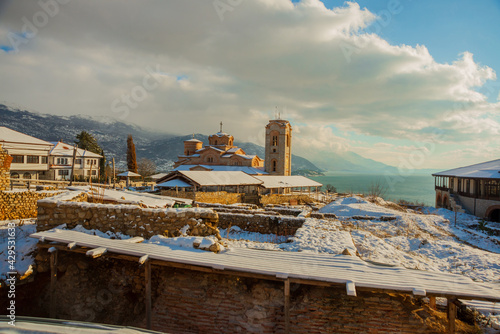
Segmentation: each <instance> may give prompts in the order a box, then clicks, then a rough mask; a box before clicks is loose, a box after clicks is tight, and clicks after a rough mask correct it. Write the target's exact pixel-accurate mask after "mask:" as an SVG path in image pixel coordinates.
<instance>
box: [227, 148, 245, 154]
mask: <svg viewBox="0 0 500 334" xmlns="http://www.w3.org/2000/svg"><path fill="white" fill-rule="evenodd" d="M239 150H241V148H239V147H231V148H230V149H229V150H227V151H226V153H236V152H238V151H239Z"/></svg>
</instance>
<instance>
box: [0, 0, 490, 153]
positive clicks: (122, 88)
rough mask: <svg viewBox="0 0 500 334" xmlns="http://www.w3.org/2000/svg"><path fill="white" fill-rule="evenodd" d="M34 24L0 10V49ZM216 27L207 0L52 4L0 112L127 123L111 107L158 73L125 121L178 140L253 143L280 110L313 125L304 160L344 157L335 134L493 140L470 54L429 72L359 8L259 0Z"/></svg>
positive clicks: (420, 54)
mask: <svg viewBox="0 0 500 334" xmlns="http://www.w3.org/2000/svg"><path fill="white" fill-rule="evenodd" d="M37 11H40V7H39V6H38V4H37V2H25V1H15V2H11V4H10V5H9V6H7V7H4V8H3V13H0V18H1V20H0V44H8V39H7V36H8V33H9V31H20V30H21V29H22V26H23V20H22V18H23V17H26V18H28V19H31V18H32V17H33V15H34V13H36V12H37ZM219 14H220V13H219ZM219 14H218V13H217V11H216V9H215V8H214V6H213V2H212V1H202V0H199V1H194V0H193V1H189V2H188V1H153V0H151V1H143V2H137V1H132V0H119V1H118V0H108V1H98V0H93V1H85V2H80V1H73V2H70V3H69V4H67V5H64V6H63V5H61V6H60V12H59V14H57V15H55V16H54V17H51V18H50V19H49V21H48V23H47V24H46V25H45V26H44V27H42V28H40V29H39V31H38V33H37V35H36V37H35V38H33V39H32V40H29V41H28V42H27V43H26V44H23V45H21V46H20V52H19V53H17V54H14V53H12V52H11V53H5V52H2V51H0V70H1V72H2V76H1V78H0V92H1V93H0V100H6V101H11V102H13V103H18V104H22V105H25V106H26V107H28V108H30V109H36V110H39V111H42V112H47V113H56V114H78V113H81V114H91V115H108V116H115V117H116V116H123V115H118V114H117V113H115V112H113V110H112V108H111V104H112V101H114V100H115V99H119V98H121V96H123V94H130V92H131V91H132V90H133V89H134V87H136V86H138V85H139V86H141V84H142V82H143V78H144V76H145V75H146V74H147V70H146V67H148V66H149V67H153V68H155V67H156V66H159V68H160V69H161V71H162V72H163V73H164V74H165V75H164V76H163V80H162V82H161V84H160V85H159V86H158V87H157V88H155V89H154V90H150V91H148V92H147V93H148V95H147V98H145V99H143V100H142V101H140V103H137V107H136V108H134V109H131V110H130V112H129V113H128V114H127V117H126V119H125V120H126V121H129V122H134V123H137V124H139V125H143V126H148V127H154V128H156V129H160V130H164V131H166V132H175V133H183V134H185V133H192V132H202V133H208V132H213V131H215V130H217V127H218V123H219V121H220V120H221V119H223V120H225V124H226V126H225V128H226V129H228V131H229V132H232V133H233V134H234V135H235V136H236V138H237V139H240V140H241V141H246V140H247V139H248V140H252V141H254V142H257V143H258V142H259V141H260V140H262V139H260V138H261V137H263V136H262V135H260V132H262V128H263V126H264V125H265V123H266V122H267V120H266V118H268V117H270V116H272V114H273V112H274V106H276V105H278V106H280V107H282V108H284V107H286V110H287V112H286V115H285V117H288V118H289V119H291V120H292V121H293V122H295V123H296V124H308V125H305V126H304V125H298V126H296V134H297V141H296V142H295V143H296V144H297V146H296V148H297V149H298V150H299V151H305V150H306V149H310V148H316V149H321V150H323V149H324V150H327V149H328V150H346V149H350V148H351V147H352V141H350V140H347V139H343V138H340V137H339V136H336V135H334V134H333V132H331V129H330V128H329V126H330V125H333V126H335V127H337V128H338V129H340V130H341V131H349V132H353V133H358V134H363V135H368V136H380V137H384V138H393V139H401V138H406V139H411V140H426V139H427V138H428V137H429V136H437V134H439V140H440V142H442V143H447V142H455V141H457V140H459V141H466V140H469V141H478V140H481V139H484V137H485V136H494V135H498V132H499V128H500V125H499V124H500V123H499V122H498V119H497V118H495V117H490V116H491V115H498V113H499V112H500V104H491V103H488V102H487V101H486V97H485V95H484V94H481V93H478V92H477V91H476V89H477V88H478V87H479V88H480V87H481V86H483V85H484V83H485V82H486V81H488V80H495V79H496V75H495V73H494V71H493V70H492V69H491V68H488V67H486V66H481V65H479V64H477V63H476V62H474V60H473V55H472V54H471V53H468V52H464V53H463V54H462V55H460V56H459V57H458V59H457V60H455V61H454V62H452V63H450V64H441V63H437V62H436V61H435V60H434V59H433V57H432V55H431V54H430V53H429V51H428V50H427V48H426V47H425V46H416V47H412V46H407V45H390V44H389V43H388V42H387V41H385V40H383V39H382V38H381V37H379V36H378V35H376V34H373V33H363V32H362V31H363V29H365V28H367V27H370V24H372V23H373V22H374V21H375V19H376V16H375V15H374V14H373V13H370V12H369V11H367V10H365V9H361V8H360V7H359V5H358V4H356V3H347V4H346V5H344V6H342V7H340V8H336V9H334V10H329V9H327V8H325V6H324V5H323V3H322V2H320V1H319V0H303V1H302V2H300V3H298V4H295V5H294V4H292V3H291V2H290V1H289V0H272V1H271V0H256V1H244V2H241V4H239V5H237V6H234V8H232V10H230V11H226V12H224V13H223V15H222V18H223V20H222V21H221V20H220V15H219ZM389 23H390V22H389ZM346 46H348V47H350V48H351V49H350V50H351V51H352V53H351V54H350V55H349V57H347V58H346V53H345V47H346ZM464 51H465V50H464ZM178 77H182V78H184V79H183V80H177V78H178ZM499 99H500V96H499ZM457 106H458V107H457ZM318 124H319V125H318ZM436 133H437V134H436ZM384 152H385V153H387V152H388V151H384Z"/></svg>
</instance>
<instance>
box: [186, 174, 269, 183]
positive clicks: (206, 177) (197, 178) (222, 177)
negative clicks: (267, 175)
mask: <svg viewBox="0 0 500 334" xmlns="http://www.w3.org/2000/svg"><path fill="white" fill-rule="evenodd" d="M178 173H180V174H181V175H182V176H184V177H186V178H188V179H189V180H192V181H193V182H195V183H196V184H198V185H199V186H242V185H260V184H261V183H262V181H259V180H257V179H255V178H254V177H252V176H250V175H248V174H246V173H244V172H241V171H237V172H228V171H178Z"/></svg>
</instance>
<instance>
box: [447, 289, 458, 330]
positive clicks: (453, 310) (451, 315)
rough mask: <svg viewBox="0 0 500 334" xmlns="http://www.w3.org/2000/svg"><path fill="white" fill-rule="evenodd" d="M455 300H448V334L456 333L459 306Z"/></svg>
mask: <svg viewBox="0 0 500 334" xmlns="http://www.w3.org/2000/svg"><path fill="white" fill-rule="evenodd" d="M454 301H455V299H454V298H448V334H454V333H455V319H456V317H457V306H456V305H455V303H454Z"/></svg>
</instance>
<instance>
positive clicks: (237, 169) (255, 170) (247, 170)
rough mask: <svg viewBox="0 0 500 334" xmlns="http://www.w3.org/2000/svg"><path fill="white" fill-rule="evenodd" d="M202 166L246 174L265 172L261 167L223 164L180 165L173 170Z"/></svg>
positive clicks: (214, 169) (208, 168) (213, 169)
mask: <svg viewBox="0 0 500 334" xmlns="http://www.w3.org/2000/svg"><path fill="white" fill-rule="evenodd" d="M198 166H200V167H203V168H206V169H207V170H212V171H215V172H223V171H224V172H244V173H246V174H248V175H258V174H267V173H266V172H264V171H263V170H262V169H259V168H256V167H249V166H224V165H180V166H178V167H176V168H175V169H174V171H186V170H191V168H194V167H198Z"/></svg>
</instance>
